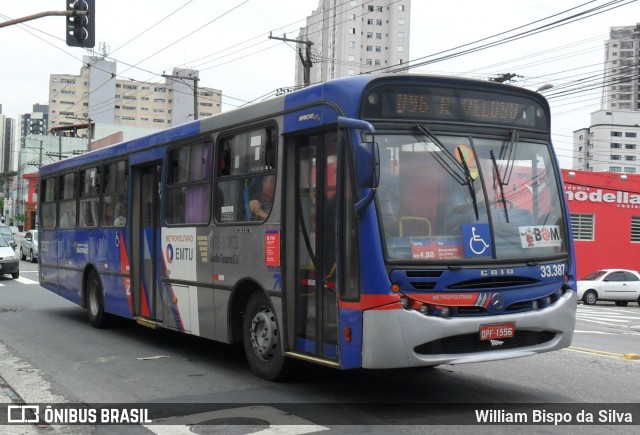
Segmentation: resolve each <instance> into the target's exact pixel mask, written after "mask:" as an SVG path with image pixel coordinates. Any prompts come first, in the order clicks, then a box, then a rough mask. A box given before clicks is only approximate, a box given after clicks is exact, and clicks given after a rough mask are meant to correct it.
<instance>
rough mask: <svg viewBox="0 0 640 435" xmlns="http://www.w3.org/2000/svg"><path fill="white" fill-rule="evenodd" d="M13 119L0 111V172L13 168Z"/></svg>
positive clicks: (9, 170)
mask: <svg viewBox="0 0 640 435" xmlns="http://www.w3.org/2000/svg"><path fill="white" fill-rule="evenodd" d="M15 124H16V122H15V120H14V119H13V118H9V117H8V116H5V115H3V114H2V113H0V172H1V173H5V172H11V171H12V170H13V164H14V161H13V143H14V140H13V138H14V136H15Z"/></svg>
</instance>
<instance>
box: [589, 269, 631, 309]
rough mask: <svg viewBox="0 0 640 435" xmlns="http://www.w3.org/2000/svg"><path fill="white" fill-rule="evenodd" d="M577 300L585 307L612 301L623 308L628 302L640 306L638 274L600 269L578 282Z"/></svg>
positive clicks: (622, 270) (628, 271)
mask: <svg viewBox="0 0 640 435" xmlns="http://www.w3.org/2000/svg"><path fill="white" fill-rule="evenodd" d="M578 299H582V302H584V304H585V305H593V304H595V303H596V302H597V301H599V300H600V301H614V302H615V303H616V305H618V306H620V307H625V306H627V304H628V303H629V301H636V302H638V304H639V305H640V273H639V272H637V271H635V270H627V269H602V270H596V271H595V272H592V273H590V274H589V275H587V276H585V277H584V278H582V279H581V280H579V281H578Z"/></svg>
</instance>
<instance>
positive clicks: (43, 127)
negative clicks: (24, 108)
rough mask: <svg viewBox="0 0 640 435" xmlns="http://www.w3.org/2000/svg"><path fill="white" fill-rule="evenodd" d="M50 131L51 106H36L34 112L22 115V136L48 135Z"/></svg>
mask: <svg viewBox="0 0 640 435" xmlns="http://www.w3.org/2000/svg"><path fill="white" fill-rule="evenodd" d="M48 130H49V106H47V105H46V104H34V105H33V112H31V113H25V114H24V115H20V136H21V137H26V136H27V135H28V134H47V131H48Z"/></svg>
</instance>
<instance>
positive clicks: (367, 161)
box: [338, 116, 380, 216]
mask: <svg viewBox="0 0 640 435" xmlns="http://www.w3.org/2000/svg"><path fill="white" fill-rule="evenodd" d="M338 126H339V127H340V128H348V129H358V130H364V131H366V132H367V133H369V134H370V135H371V141H370V142H359V143H358V145H357V146H356V147H355V156H354V157H355V158H354V164H355V175H356V183H357V185H358V187H360V188H365V189H366V188H368V189H369V191H368V192H367V194H366V195H365V196H364V197H363V198H361V199H360V201H358V202H357V203H356V204H355V209H356V214H357V215H358V216H361V215H362V212H363V211H364V209H366V208H367V206H368V205H369V204H371V202H372V201H373V198H374V197H375V195H376V188H377V187H378V183H379V181H380V151H379V147H378V143H377V142H376V140H375V136H374V133H375V128H374V127H373V125H372V124H371V123H369V122H367V121H363V120H361V119H353V118H346V117H344V116H339V117H338Z"/></svg>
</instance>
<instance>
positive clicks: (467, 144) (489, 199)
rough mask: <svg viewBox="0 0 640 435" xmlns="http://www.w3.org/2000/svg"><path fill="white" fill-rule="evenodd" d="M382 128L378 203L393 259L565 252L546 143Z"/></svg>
mask: <svg viewBox="0 0 640 435" xmlns="http://www.w3.org/2000/svg"><path fill="white" fill-rule="evenodd" d="M519 136H520V135H519V133H518V131H517V130H512V131H511V132H510V134H509V135H508V137H505V138H501V139H495V138H487V137H474V136H449V135H434V134H432V133H431V132H430V131H429V130H428V129H426V128H418V129H417V130H416V131H415V133H412V134H408V133H405V134H378V135H376V140H377V141H378V143H379V145H380V154H381V156H380V160H381V179H380V187H379V188H378V191H377V207H378V212H379V216H380V220H381V226H382V229H381V231H382V234H383V236H384V241H385V243H384V244H385V251H386V256H387V258H388V259H390V260H405V261H406V260H409V261H421V262H422V261H429V262H438V261H440V262H443V261H451V260H460V261H463V260H468V259H484V260H488V259H496V260H502V259H508V258H519V259H521V258H526V259H539V258H542V257H550V256H554V255H558V254H564V253H566V252H567V246H566V245H567V240H566V234H567V233H566V227H565V225H564V224H563V220H562V207H561V204H562V198H561V197H560V189H559V186H558V183H557V178H556V176H555V174H554V165H553V164H552V163H551V162H552V160H551V155H550V152H549V146H550V145H549V144H548V143H541V142H533V141H530V140H525V139H522V138H520V137H519Z"/></svg>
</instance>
